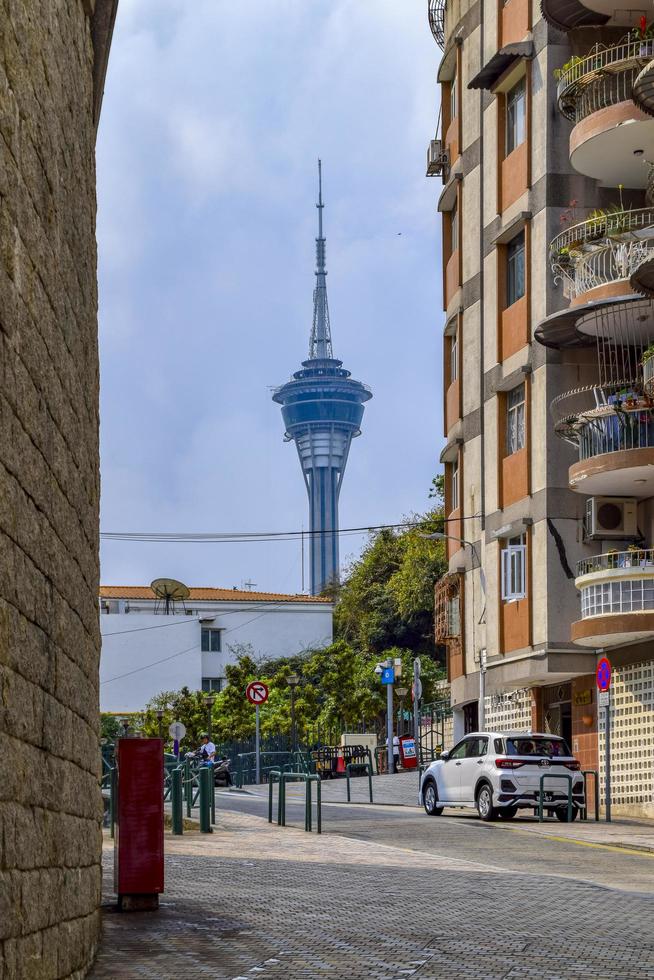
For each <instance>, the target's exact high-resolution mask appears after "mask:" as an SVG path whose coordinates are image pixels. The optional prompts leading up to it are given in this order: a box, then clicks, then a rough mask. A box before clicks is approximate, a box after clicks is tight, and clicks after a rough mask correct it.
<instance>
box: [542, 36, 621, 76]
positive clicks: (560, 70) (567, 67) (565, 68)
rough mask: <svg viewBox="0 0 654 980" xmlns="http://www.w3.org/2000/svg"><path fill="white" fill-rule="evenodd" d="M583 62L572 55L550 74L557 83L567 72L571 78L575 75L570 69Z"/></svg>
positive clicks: (575, 55)
mask: <svg viewBox="0 0 654 980" xmlns="http://www.w3.org/2000/svg"><path fill="white" fill-rule="evenodd" d="M636 29H637V28H634V30H636ZM583 60H584V59H583V58H580V57H579V55H577V54H573V56H572V58H570V60H569V61H566V63H565V64H564V65H561V67H560V68H555V69H554V71H553V72H552V74H553V76H554V78H555V79H556V80H557V82H558V81H560V80H561V79H562V78H563V76H564V75H567V74H568V72H570V74H571V76H575V75H576V74H577V73H576V72H572V71H571V69H572V68H576V66H577V65H580V64H581V63H582V62H583ZM569 81H572V78H570V79H569Z"/></svg>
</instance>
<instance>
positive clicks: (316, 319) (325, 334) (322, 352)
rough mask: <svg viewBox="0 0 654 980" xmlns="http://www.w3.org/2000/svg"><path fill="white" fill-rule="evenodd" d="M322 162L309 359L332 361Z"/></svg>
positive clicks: (319, 179)
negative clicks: (323, 219) (323, 224)
mask: <svg viewBox="0 0 654 980" xmlns="http://www.w3.org/2000/svg"><path fill="white" fill-rule="evenodd" d="M324 206H325V205H324V204H323V200H322V160H320V159H318V203H317V204H316V207H317V208H318V237H317V238H316V286H315V289H314V291H313V326H312V327H311V339H310V341H309V359H310V360H312V361H315V360H331V359H332V358H333V357H334V352H333V350H332V334H331V326H330V323H329V305H328V303H327V269H326V268H325V246H326V240H325V238H324V235H323V230H322V212H323V208H324Z"/></svg>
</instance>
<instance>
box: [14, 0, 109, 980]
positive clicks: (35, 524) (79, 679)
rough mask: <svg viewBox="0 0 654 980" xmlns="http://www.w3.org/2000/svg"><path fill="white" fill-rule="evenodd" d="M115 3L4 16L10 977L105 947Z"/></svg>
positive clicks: (25, 4) (54, 6) (26, 5)
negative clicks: (105, 487)
mask: <svg viewBox="0 0 654 980" xmlns="http://www.w3.org/2000/svg"><path fill="white" fill-rule="evenodd" d="M115 8H116V4H115V2H109V0H67V2H66V3H61V2H60V3H53V2H52V0H5V2H4V3H3V4H2V12H1V13H0V692H1V694H0V787H1V788H0V908H1V910H2V911H1V913H0V976H2V977H3V978H6V980H54V978H57V980H59V978H64V977H75V978H78V977H81V976H83V975H84V973H85V971H86V970H87V968H88V967H89V965H90V963H91V961H92V959H93V955H94V952H95V949H96V946H97V942H98V939H99V934H100V913H99V905H100V886H101V867H100V860H101V846H102V838H101V829H100V828H101V821H102V800H101V796H100V787H99V777H100V754H99V749H98V740H99V716H98V664H99V657H100V631H99V628H98V607H97V594H98V583H99V560H98V520H99V518H98V510H99V492H100V478H99V453H98V350H97V286H96V242H95V213H96V200H95V138H96V127H97V123H98V117H99V114H100V105H101V101H102V92H103V86H104V78H105V71H106V66H107V58H108V53H109V46H110V41H111V34H112V28H113V21H114V16H115V12H116V9H115Z"/></svg>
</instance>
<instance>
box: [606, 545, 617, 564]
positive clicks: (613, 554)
mask: <svg viewBox="0 0 654 980" xmlns="http://www.w3.org/2000/svg"><path fill="white" fill-rule="evenodd" d="M606 567H607V568H617V567H618V549H617V548H609V550H608V551H607V553H606Z"/></svg>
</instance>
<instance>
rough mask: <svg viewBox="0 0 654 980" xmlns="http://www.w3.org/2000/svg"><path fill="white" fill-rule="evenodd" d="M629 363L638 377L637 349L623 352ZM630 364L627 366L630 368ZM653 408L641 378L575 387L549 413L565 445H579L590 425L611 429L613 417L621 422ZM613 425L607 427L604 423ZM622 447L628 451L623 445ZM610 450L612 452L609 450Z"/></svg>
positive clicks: (631, 372) (554, 401) (565, 393)
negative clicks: (627, 417) (608, 420)
mask: <svg viewBox="0 0 654 980" xmlns="http://www.w3.org/2000/svg"><path fill="white" fill-rule="evenodd" d="M624 354H625V357H626V360H627V362H628V361H631V363H632V365H633V368H632V370H631V371H630V372H629V373H630V374H632V375H633V376H636V374H637V364H638V360H639V358H640V356H641V352H640V350H639V349H638V348H628V349H625V350H624ZM628 366H629V365H628V363H626V364H625V367H628ZM650 409H654V402H652V400H651V399H650V398H649V396H648V395H647V394H646V393H645V392H644V390H643V378H642V375H641V376H638V377H637V380H635V381H632V380H628V381H615V382H614V383H612V384H599V383H597V384H595V385H586V386H585V387H582V388H574V389H572V391H565V392H563V393H562V394H560V395H557V396H556V398H554V399H553V400H552V402H551V404H550V413H551V416H552V419H553V422H554V431H555V432H556V434H557V435H558V436H560V437H561V438H562V439H565V440H566V442H570V443H572V444H573V445H574V446H579V445H580V443H581V439H582V433H583V432H584V430H585V429H586V428H587V427H588V426H593V425H594V424H595V423H597V427H598V428H599V429H602V428H603V427H606V428H607V430H611V428H612V426H613V422H612V420H613V418H614V417H615V416H616V415H617V417H618V418H619V419H620V420H622V417H623V416H625V417H626V416H627V415H629V413H633V412H637V413H640V412H646V411H649V410H650ZM607 419H610V420H611V422H610V424H608V425H606V426H605V420H607ZM620 448H625V447H624V446H622V447H620ZM607 451H610V450H607Z"/></svg>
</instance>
